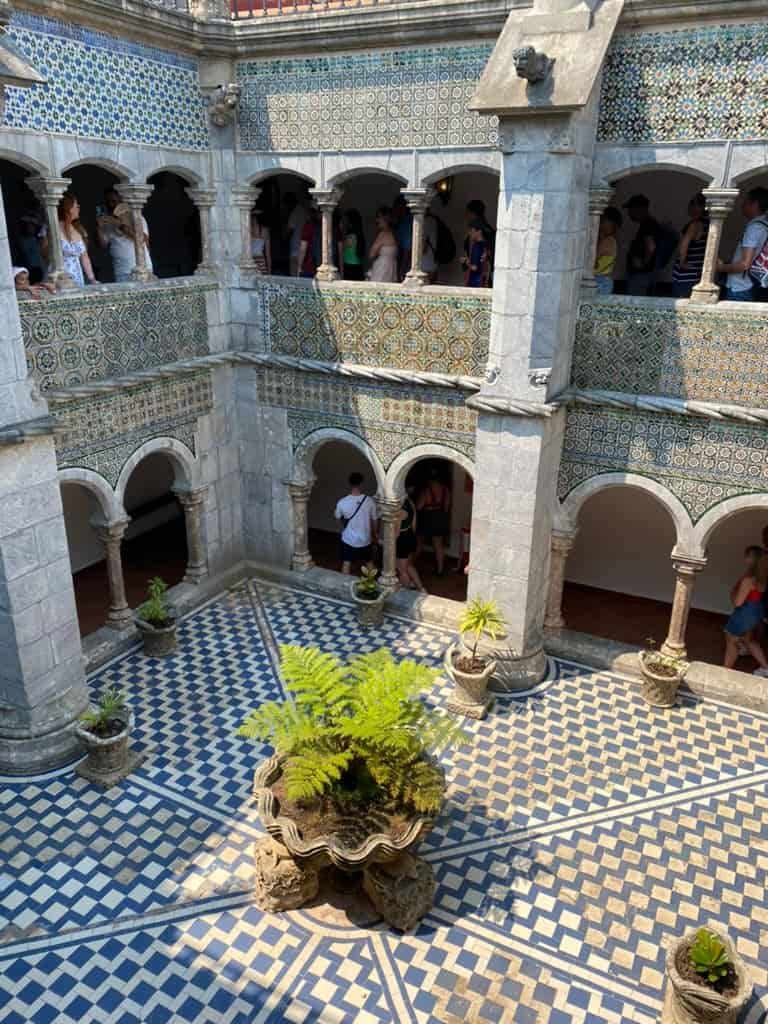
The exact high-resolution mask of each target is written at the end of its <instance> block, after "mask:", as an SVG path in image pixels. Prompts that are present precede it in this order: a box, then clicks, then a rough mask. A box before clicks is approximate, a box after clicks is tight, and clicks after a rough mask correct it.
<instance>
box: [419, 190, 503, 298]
mask: <svg viewBox="0 0 768 1024" xmlns="http://www.w3.org/2000/svg"><path fill="white" fill-rule="evenodd" d="M432 187H433V188H434V189H435V191H436V195H435V198H434V199H433V200H432V203H431V205H430V211H429V212H430V214H431V215H432V218H433V220H432V223H430V218H429V217H427V221H426V225H425V231H426V234H427V239H426V240H425V246H426V248H425V252H424V256H425V257H426V259H427V263H426V264H425V269H428V270H430V271H431V272H432V274H433V278H432V282H433V283H434V284H445V285H459V286H460V285H464V284H466V283H467V280H466V276H467V275H466V267H465V265H464V264H462V262H461V257H462V256H465V255H467V256H469V254H470V252H469V246H470V242H469V240H468V228H469V225H470V223H473V222H474V221H480V222H482V223H483V224H484V225H485V227H486V230H485V233H484V237H485V239H486V245H487V252H486V259H487V276H486V277H485V278H484V279H483V280H484V284H485V286H486V287H487V286H490V285H491V284H492V283H493V263H494V256H495V242H496V216H497V209H498V205H499V175H498V173H497V172H496V171H491V170H488V171H483V170H468V171H458V172H456V173H455V174H453V175H449V176H447V177H445V178H441V179H439V180H438V181H436V182H434V183H433V185H432ZM435 218H437V219H439V220H440V221H442V222H443V224H444V225H445V226H446V227H447V228H448V231H449V232H450V234H451V238H452V240H453V245H454V248H455V254H454V257H453V259H452V260H450V261H449V262H447V263H440V262H439V261H438V260H437V259H435V258H434V256H435V252H436V251H438V250H439V241H438V239H439V236H438V235H437V234H436V226H437V221H436V220H435ZM430 232H431V234H430ZM430 253H431V256H430ZM437 254H438V256H440V255H442V253H440V252H439V251H438V253H437ZM446 255H447V253H446ZM433 264H434V266H433Z"/></svg>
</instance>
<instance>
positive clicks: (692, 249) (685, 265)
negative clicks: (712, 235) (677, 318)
mask: <svg viewBox="0 0 768 1024" xmlns="http://www.w3.org/2000/svg"><path fill="white" fill-rule="evenodd" d="M688 216H689V217H690V218H691V219H690V220H689V221H688V223H687V224H686V225H685V228H684V229H683V236H682V238H681V239H680V249H679V251H678V254H677V259H676V260H675V265H674V267H673V268H672V294H673V295H674V296H675V298H676V299H687V298H690V295H691V290H692V289H693V287H694V285H697V284H698V283H699V281H700V280H701V271H702V268H703V267H704V252H705V250H706V248H707V234H708V233H709V217H708V216H707V201H706V199H705V198H704V196H703V195H702V194H701V192H698V193H697V194H696V195H695V196H694V197H693V199H691V201H690V203H688Z"/></svg>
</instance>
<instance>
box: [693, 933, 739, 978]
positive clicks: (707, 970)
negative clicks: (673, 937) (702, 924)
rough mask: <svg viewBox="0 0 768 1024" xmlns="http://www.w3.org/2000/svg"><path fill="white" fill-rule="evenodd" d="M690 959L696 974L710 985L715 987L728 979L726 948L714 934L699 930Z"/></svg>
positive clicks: (728, 962)
mask: <svg viewBox="0 0 768 1024" xmlns="http://www.w3.org/2000/svg"><path fill="white" fill-rule="evenodd" d="M690 957H691V964H692V965H693V967H694V969H695V970H696V973H697V974H702V975H703V976H704V978H705V979H706V980H707V981H708V982H709V983H710V984H711V985H717V984H718V983H720V982H722V981H725V979H726V978H727V977H728V970H729V968H730V966H731V958H730V955H729V953H728V947H727V946H726V945H725V944H724V943H723V942H721V941H720V939H718V937H717V935H715V933H714V932H710V931H708V929H706V928H699V930H698V932H697V933H696V941H695V942H694V944H693V945H692V946H691V952H690Z"/></svg>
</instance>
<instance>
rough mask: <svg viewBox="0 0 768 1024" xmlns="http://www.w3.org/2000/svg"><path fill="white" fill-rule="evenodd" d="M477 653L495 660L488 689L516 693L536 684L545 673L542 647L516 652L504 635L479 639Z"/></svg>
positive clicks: (545, 662) (545, 666) (544, 657)
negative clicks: (494, 668) (523, 652)
mask: <svg viewBox="0 0 768 1024" xmlns="http://www.w3.org/2000/svg"><path fill="white" fill-rule="evenodd" d="M478 653H481V654H483V655H487V656H490V657H492V658H494V659H495V661H496V672H495V673H494V675H493V678H492V679H491V681H490V683H489V686H488V689H489V690H492V691H494V692H495V693H517V692H518V691H519V690H528V689H530V687H531V686H536V684H537V683H540V682H541V680H542V679H543V678H544V676H545V675H546V671H547V656H546V654H545V653H544V648H543V646H542V647H539V648H538V650H535V651H530V652H528V653H526V654H518V652H517V651H514V650H513V649H512V648H511V647H510V646H509V644H508V642H507V640H506V639H505V638H504V637H499V639H498V640H495V641H491V640H485V639H483V640H481V641H480V643H479V645H478Z"/></svg>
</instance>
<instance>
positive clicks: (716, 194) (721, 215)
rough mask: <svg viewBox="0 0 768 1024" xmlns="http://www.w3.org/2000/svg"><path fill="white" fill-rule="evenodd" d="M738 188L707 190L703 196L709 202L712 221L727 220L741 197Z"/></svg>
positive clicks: (708, 211) (703, 191)
mask: <svg viewBox="0 0 768 1024" xmlns="http://www.w3.org/2000/svg"><path fill="white" fill-rule="evenodd" d="M740 194H741V193H740V191H739V189H737V188H705V189H703V190H702V195H703V196H704V198H705V199H706V201H707V213H708V214H709V217H710V220H725V218H726V217H727V216H728V214H729V213H730V212H731V211H732V210H733V208H734V206H735V205H736V200H737V199H738V198H739V196H740Z"/></svg>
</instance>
